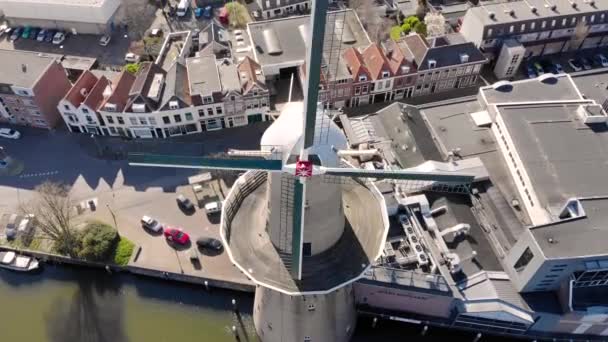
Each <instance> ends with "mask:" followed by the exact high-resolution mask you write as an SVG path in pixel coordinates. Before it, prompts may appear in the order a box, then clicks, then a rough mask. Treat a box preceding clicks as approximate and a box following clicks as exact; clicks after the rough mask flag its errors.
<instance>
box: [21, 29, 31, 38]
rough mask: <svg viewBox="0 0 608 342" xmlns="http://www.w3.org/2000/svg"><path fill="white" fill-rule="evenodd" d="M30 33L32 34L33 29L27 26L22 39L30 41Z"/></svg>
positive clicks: (22, 32) (22, 33)
mask: <svg viewBox="0 0 608 342" xmlns="http://www.w3.org/2000/svg"><path fill="white" fill-rule="evenodd" d="M30 32H32V28H31V27H29V26H26V27H25V28H24V29H23V31H21V38H23V39H28V38H29V37H30Z"/></svg>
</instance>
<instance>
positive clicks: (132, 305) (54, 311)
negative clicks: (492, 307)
mask: <svg viewBox="0 0 608 342" xmlns="http://www.w3.org/2000/svg"><path fill="white" fill-rule="evenodd" d="M232 299H235V300H236V301H237V306H238V308H239V314H238V315H237V314H235V313H234V312H233V310H232V304H231V301H232ZM252 306H253V294H245V293H239V292H232V291H226V290H219V289H212V290H211V291H206V290H205V289H204V288H203V287H202V286H195V285H189V284H182V283H175V282H170V281H165V280H161V279H153V278H146V277H139V276H135V275H131V274H107V273H106V272H105V271H99V270H93V269H86V268H75V267H69V266H55V265H45V266H44V270H43V271H42V272H40V273H37V274H21V273H14V272H10V271H6V270H4V269H0V336H1V339H0V340H2V341H28V342H72V341H78V342H127V341H129V342H140V341H141V342H165V341H167V342H175V341H179V342H190V341H197V342H228V341H235V338H234V336H233V334H232V327H233V326H234V327H236V328H237V330H238V333H239V335H240V341H241V342H255V341H257V338H256V337H255V333H254V328H253V320H252V319H251V310H252ZM371 326H372V324H371V321H370V319H369V318H362V319H360V320H359V323H358V325H357V330H356V332H355V336H354V338H353V342H363V341H389V340H395V341H397V340H403V339H404V338H407V340H408V341H434V340H437V339H440V340H445V341H450V342H456V341H472V339H473V336H474V335H473V334H471V333H461V332H453V331H450V332H447V331H440V330H437V329H431V330H430V331H429V334H427V336H426V337H424V338H423V337H421V336H420V334H419V333H420V326H408V325H404V324H401V323H395V322H387V321H383V322H379V323H378V324H377V326H376V328H372V327H371ZM484 340H485V339H484ZM491 340H492V341H497V339H495V338H492V339H491ZM286 342H287V341H286ZM289 342H291V341H289Z"/></svg>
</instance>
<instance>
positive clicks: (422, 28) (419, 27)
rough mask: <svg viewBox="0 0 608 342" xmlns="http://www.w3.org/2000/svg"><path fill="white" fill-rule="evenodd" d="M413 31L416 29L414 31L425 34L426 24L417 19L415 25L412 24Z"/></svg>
mask: <svg viewBox="0 0 608 342" xmlns="http://www.w3.org/2000/svg"><path fill="white" fill-rule="evenodd" d="M414 31H416V33H418V34H420V35H423V36H426V24H425V23H423V22H421V21H419V22H418V23H417V24H416V25H415V26H414Z"/></svg>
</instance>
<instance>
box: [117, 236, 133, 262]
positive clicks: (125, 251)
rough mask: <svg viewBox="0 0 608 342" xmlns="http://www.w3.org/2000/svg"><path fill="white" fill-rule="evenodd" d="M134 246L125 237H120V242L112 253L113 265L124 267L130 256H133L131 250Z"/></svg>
mask: <svg viewBox="0 0 608 342" xmlns="http://www.w3.org/2000/svg"><path fill="white" fill-rule="evenodd" d="M134 247H135V245H134V244H133V242H131V241H129V240H128V239H127V238H125V237H122V236H121V237H120V241H118V244H117V245H116V250H115V251H114V258H113V259H114V260H113V261H114V263H115V264H116V265H121V266H125V265H126V264H128V263H129V260H131V254H133V248H134Z"/></svg>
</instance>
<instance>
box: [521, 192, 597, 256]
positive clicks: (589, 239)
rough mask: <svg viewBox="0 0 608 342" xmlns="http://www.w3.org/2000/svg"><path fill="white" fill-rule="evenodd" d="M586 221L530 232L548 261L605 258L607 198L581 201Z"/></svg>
mask: <svg viewBox="0 0 608 342" xmlns="http://www.w3.org/2000/svg"><path fill="white" fill-rule="evenodd" d="M581 204H582V206H583V209H584V210H585V214H586V216H585V217H580V218H573V219H567V220H562V221H558V222H554V223H551V224H548V225H544V226H538V227H533V228H531V229H530V232H531V233H532V235H533V236H534V239H535V240H536V242H537V243H538V245H539V246H540V248H541V249H542V250H543V254H545V257H547V258H568V257H579V256H581V255H605V254H606V252H607V249H606V238H608V224H607V223H608V198H601V199H585V200H581Z"/></svg>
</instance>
